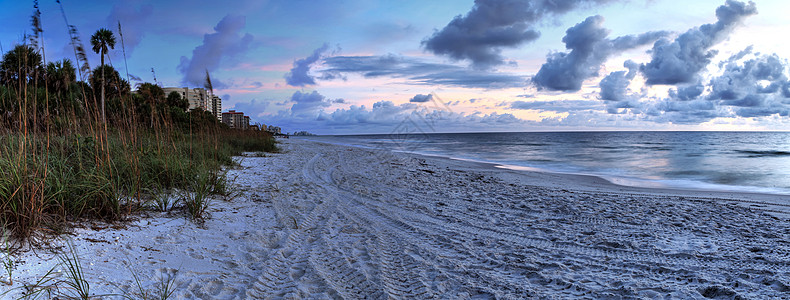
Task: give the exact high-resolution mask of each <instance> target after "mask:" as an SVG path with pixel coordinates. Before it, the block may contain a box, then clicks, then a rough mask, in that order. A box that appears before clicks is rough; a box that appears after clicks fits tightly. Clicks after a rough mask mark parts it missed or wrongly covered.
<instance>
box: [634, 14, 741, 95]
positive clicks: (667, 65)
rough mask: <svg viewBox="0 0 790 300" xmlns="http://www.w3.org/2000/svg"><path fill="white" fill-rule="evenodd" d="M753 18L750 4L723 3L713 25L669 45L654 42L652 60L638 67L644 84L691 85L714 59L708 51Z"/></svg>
mask: <svg viewBox="0 0 790 300" xmlns="http://www.w3.org/2000/svg"><path fill="white" fill-rule="evenodd" d="M754 14H757V8H756V7H755V5H754V2H749V3H748V4H746V3H743V2H739V1H734V0H727V2H726V3H725V4H724V5H722V6H719V7H718V8H717V9H716V17H717V18H718V21H717V22H716V23H713V24H705V25H702V26H700V27H698V28H693V29H690V30H688V31H686V32H685V33H683V34H681V35H680V36H678V37H677V38H676V39H675V40H673V41H670V40H668V39H660V40H658V41H657V42H656V43H655V44H654V45H653V49H652V50H651V53H652V60H651V61H650V62H649V63H647V64H645V65H643V66H642V73H643V74H644V76H645V78H646V79H647V84H651V85H653V84H678V83H691V82H694V81H695V80H696V79H697V78H696V77H697V74H698V73H699V72H700V71H702V70H703V69H705V67H707V66H708V64H710V60H711V58H712V57H713V56H714V55H716V51H715V50H710V48H711V47H713V46H714V45H716V44H717V43H719V42H721V41H722V40H724V39H725V38H726V37H727V36H728V35H729V33H730V32H731V31H732V30H733V29H734V28H735V27H736V26H737V25H738V24H739V23H740V22H741V21H742V20H743V19H744V18H746V17H748V16H751V15H754Z"/></svg>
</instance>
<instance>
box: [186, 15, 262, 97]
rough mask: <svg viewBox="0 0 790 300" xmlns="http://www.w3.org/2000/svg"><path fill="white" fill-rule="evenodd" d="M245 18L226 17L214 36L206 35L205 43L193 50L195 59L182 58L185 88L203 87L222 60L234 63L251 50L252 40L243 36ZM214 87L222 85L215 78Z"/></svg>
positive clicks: (248, 36) (216, 28) (221, 21)
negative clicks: (208, 74) (209, 72)
mask: <svg viewBox="0 0 790 300" xmlns="http://www.w3.org/2000/svg"><path fill="white" fill-rule="evenodd" d="M246 22H247V21H246V18H245V17H244V16H234V15H227V16H225V17H224V18H222V20H220V21H219V23H217V26H215V27H214V32H213V33H207V34H205V35H203V43H202V44H201V45H200V46H197V47H195V49H194V50H192V57H191V58H187V57H185V56H182V57H181V63H180V64H179V65H178V69H179V71H181V74H183V75H184V78H183V79H182V81H183V83H184V84H188V85H192V86H198V87H202V86H203V84H204V82H205V79H206V70H208V71H215V70H217V68H218V67H219V64H220V61H221V60H223V59H233V58H235V57H236V56H238V55H241V54H243V53H244V52H245V51H247V49H249V47H250V43H252V40H253V37H252V35H250V34H244V35H242V34H241V30H242V28H244V26H245V25H246ZM212 83H214V87H215V88H218V87H220V88H221V87H222V86H224V85H223V84H221V83H219V81H218V80H216V79H213V78H212Z"/></svg>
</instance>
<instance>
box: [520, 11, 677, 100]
mask: <svg viewBox="0 0 790 300" xmlns="http://www.w3.org/2000/svg"><path fill="white" fill-rule="evenodd" d="M603 21H604V18H603V17H601V16H591V17H588V18H587V19H586V20H584V21H583V22H581V23H579V24H576V25H575V26H573V27H571V28H569V29H568V30H567V31H566V35H565V37H563V38H562V42H563V43H565V48H567V49H570V50H571V51H570V52H555V53H551V54H549V55H548V57H547V58H546V63H545V64H543V66H541V67H540V70H539V71H538V73H537V74H535V77H533V78H532V82H533V83H535V85H536V86H537V87H538V88H539V89H548V90H554V91H578V90H580V89H581V86H582V83H583V82H584V80H585V79H587V78H591V77H595V76H598V70H599V69H600V68H601V65H602V64H603V63H604V62H606V59H607V58H608V57H609V56H611V55H612V54H616V53H618V52H621V51H624V50H628V49H632V48H635V47H638V46H642V45H646V44H649V43H651V42H654V41H655V40H657V39H659V38H661V37H663V36H665V35H667V33H666V32H663V31H662V32H648V33H644V34H640V35H631V36H622V37H618V38H615V39H613V40H610V39H607V38H606V37H607V36H608V35H609V30H608V29H606V28H604V27H603V26H602V25H603ZM632 78H633V77H632Z"/></svg>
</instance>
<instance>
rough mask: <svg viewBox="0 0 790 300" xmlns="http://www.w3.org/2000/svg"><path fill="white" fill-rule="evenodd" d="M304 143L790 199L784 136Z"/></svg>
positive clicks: (583, 135) (788, 143)
mask: <svg viewBox="0 0 790 300" xmlns="http://www.w3.org/2000/svg"><path fill="white" fill-rule="evenodd" d="M308 139H312V140H317V141H323V142H330V143H336V144H345V145H353V146H360V147H367V148H377V149H389V150H394V151H405V152H413V153H418V154H425V155H433V156H443V157H449V158H454V159H464V160H473V161H480V162H488V163H494V164H497V165H499V166H500V167H502V168H509V169H515V170H520V169H523V170H539V171H546V172H557V173H572V174H585V175H594V176H599V177H602V178H604V179H607V180H609V181H611V182H614V183H617V184H622V185H630V186H642V187H667V188H681V189H699V190H719V191H741V192H760V193H771V194H790V132H708V131H705V132H699V131H694V132H664V131H660V132H659V131H647V132H507V133H504V132H503V133H427V134H401V135H391V134H380V135H336V136H312V137H309V138H308Z"/></svg>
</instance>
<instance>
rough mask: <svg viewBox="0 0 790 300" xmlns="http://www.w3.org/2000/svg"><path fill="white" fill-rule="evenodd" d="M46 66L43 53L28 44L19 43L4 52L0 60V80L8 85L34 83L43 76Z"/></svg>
mask: <svg viewBox="0 0 790 300" xmlns="http://www.w3.org/2000/svg"><path fill="white" fill-rule="evenodd" d="M43 75H44V66H43V64H42V59H41V54H39V53H38V52H36V50H35V49H33V47H30V46H28V45H17V46H16V47H14V49H13V50H11V51H8V52H7V53H5V54H3V61H2V62H0V81H2V83H3V84H4V85H6V86H9V87H12V86H16V84H17V83H32V82H36V81H38V80H39V79H41V78H42V76H43Z"/></svg>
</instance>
